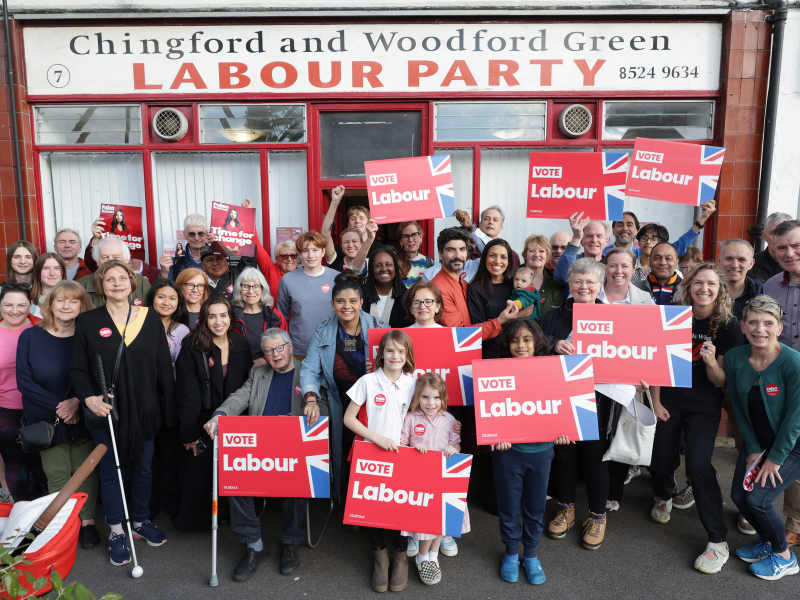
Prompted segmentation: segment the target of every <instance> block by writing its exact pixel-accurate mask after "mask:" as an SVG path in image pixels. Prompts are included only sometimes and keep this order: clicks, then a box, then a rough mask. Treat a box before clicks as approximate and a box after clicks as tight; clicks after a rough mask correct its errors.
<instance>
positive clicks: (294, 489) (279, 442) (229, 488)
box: [217, 417, 330, 498]
mask: <svg viewBox="0 0 800 600" xmlns="http://www.w3.org/2000/svg"><path fill="white" fill-rule="evenodd" d="M217 435H219V493H220V495H222V496H277V497H280V498H330V478H329V472H330V469H329V461H328V417H321V418H320V419H319V420H318V421H317V423H316V424H315V425H312V426H309V425H306V418H305V417H220V419H219V429H218V432H217Z"/></svg>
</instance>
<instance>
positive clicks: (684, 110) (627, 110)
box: [603, 101, 714, 140]
mask: <svg viewBox="0 0 800 600" xmlns="http://www.w3.org/2000/svg"><path fill="white" fill-rule="evenodd" d="M713 123H714V102H712V101H702V102H606V103H604V105H603V139H604V140H634V139H636V138H637V137H646V138H653V139H658V140H710V139H711V136H712V127H713Z"/></svg>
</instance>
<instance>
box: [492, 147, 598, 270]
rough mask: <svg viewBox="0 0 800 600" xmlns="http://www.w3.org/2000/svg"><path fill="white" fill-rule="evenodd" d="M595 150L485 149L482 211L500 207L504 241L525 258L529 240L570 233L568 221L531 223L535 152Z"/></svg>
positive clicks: (553, 220)
mask: <svg viewBox="0 0 800 600" xmlns="http://www.w3.org/2000/svg"><path fill="white" fill-rule="evenodd" d="M593 150H594V148H592V147H589V148H482V149H481V205H480V206H481V211H483V210H485V209H486V208H488V207H489V206H493V205H497V206H499V207H500V208H502V209H503V212H505V216H506V218H505V222H504V223H503V231H502V232H500V236H499V237H501V238H502V239H504V240H506V241H508V243H509V244H511V248H512V249H514V250H516V252H517V254H519V255H520V258H522V251H523V244H524V243H525V238H527V237H528V236H529V235H531V234H533V233H539V234H542V235H545V236H547V237H548V238H549V237H550V236H551V235H552V234H553V233H555V232H556V231H559V230H561V229H565V230H567V231H568V230H569V222H568V221H567V219H528V218H526V213H527V204H528V203H527V198H528V167H529V165H530V153H531V152H592V151H593Z"/></svg>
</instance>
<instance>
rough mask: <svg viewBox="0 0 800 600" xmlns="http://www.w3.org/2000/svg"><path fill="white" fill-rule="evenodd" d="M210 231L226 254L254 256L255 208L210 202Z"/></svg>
mask: <svg viewBox="0 0 800 600" xmlns="http://www.w3.org/2000/svg"><path fill="white" fill-rule="evenodd" d="M211 233H213V234H214V237H215V240H214V241H216V242H219V246H220V247H221V249H222V251H223V252H224V253H225V255H226V256H255V255H256V245H255V237H256V209H255V208H244V207H243V206H236V205H233V204H224V203H222V202H212V203H211Z"/></svg>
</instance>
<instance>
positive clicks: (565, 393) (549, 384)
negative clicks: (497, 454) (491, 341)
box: [472, 354, 600, 446]
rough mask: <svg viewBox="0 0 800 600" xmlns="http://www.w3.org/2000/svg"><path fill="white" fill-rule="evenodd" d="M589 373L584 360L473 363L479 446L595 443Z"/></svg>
mask: <svg viewBox="0 0 800 600" xmlns="http://www.w3.org/2000/svg"><path fill="white" fill-rule="evenodd" d="M592 372H593V371H592V359H591V357H589V356H586V355H585V354H579V355H575V356H537V357H534V358H503V359H494V360H476V361H475V362H473V363H472V373H473V376H474V385H475V422H476V429H477V434H478V444H479V445H484V446H485V445H488V444H497V443H499V442H511V443H526V442H552V441H554V440H555V439H556V438H557V437H558V436H560V435H566V436H568V437H569V439H570V440H572V441H580V440H596V439H598V438H599V436H600V432H599V429H598V425H597V401H596V400H595V396H594V378H593V376H592Z"/></svg>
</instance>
